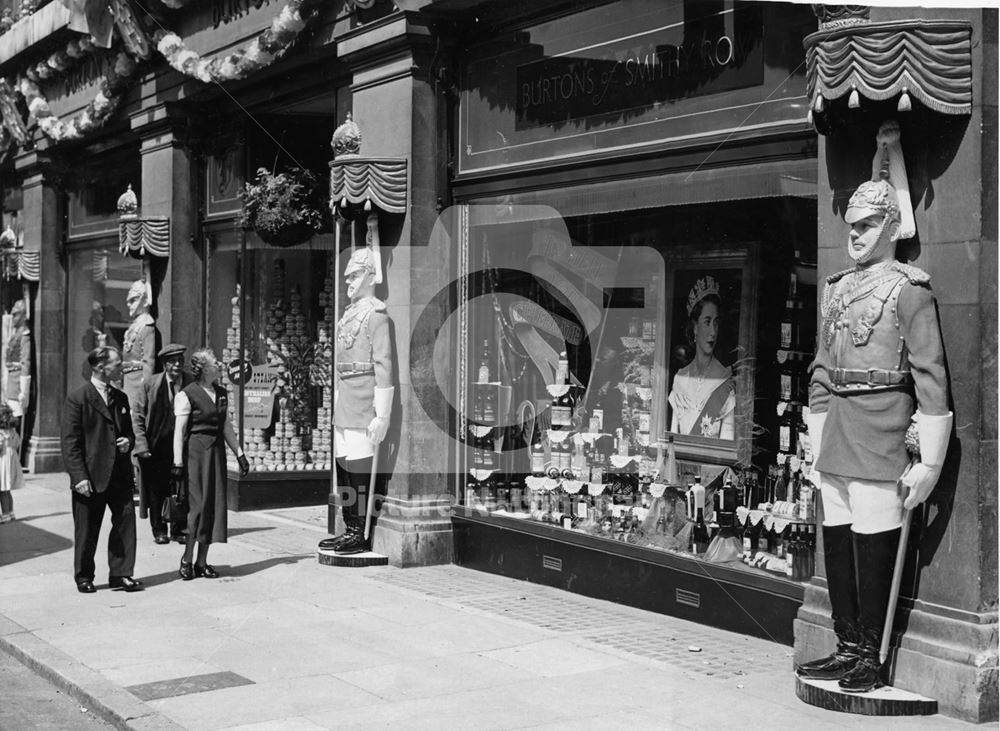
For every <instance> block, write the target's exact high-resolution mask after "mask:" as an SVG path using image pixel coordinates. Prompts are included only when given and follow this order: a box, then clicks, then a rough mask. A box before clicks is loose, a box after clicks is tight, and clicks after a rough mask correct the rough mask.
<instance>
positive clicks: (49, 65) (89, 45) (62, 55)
mask: <svg viewBox="0 0 1000 731" xmlns="http://www.w3.org/2000/svg"><path fill="white" fill-rule="evenodd" d="M93 52H94V42H93V41H92V40H91V39H90V36H81V37H80V38H78V39H75V40H72V41H70V42H69V43H67V44H66V48H65V50H62V51H56V52H55V53H53V54H51V55H50V56H49V57H48V58H47V59H45V60H44V61H40V62H38V63H36V64H35V65H34V66H29V67H28V68H26V69H25V70H24V75H25V76H27V77H28V78H29V79H30V80H31V81H36V82H37V81H45V80H47V79H51V78H53V77H55V76H57V75H60V74H64V73H66V72H67V71H69V70H70V69H71V68H73V66H75V65H76V64H77V63H79V62H80V61H82V60H83V59H84V58H86V57H87V56H89V55H90V54H91V53H93Z"/></svg>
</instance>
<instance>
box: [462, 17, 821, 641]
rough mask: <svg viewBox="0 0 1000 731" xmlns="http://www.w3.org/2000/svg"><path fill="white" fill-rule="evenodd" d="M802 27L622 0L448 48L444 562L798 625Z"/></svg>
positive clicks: (805, 525)
mask: <svg viewBox="0 0 1000 731" xmlns="http://www.w3.org/2000/svg"><path fill="white" fill-rule="evenodd" d="M654 21H655V22H654ZM814 24H815V19H814V17H813V16H812V13H811V12H810V11H809V10H808V9H807V8H801V7H795V6H792V5H787V6H785V5H772V4H752V5H751V4H740V3H724V4H721V5H720V4H717V3H715V4H711V3H696V2H691V3H684V4H683V5H677V6H673V7H672V8H671V9H669V10H664V8H663V7H662V6H661V5H660V4H657V3H644V2H620V3H611V4H604V5H601V6H599V7H595V8H592V9H589V10H585V11H583V12H580V13H576V14H573V15H568V16H563V17H558V18H555V19H547V20H545V21H544V22H537V21H536V22H531V21H528V22H526V23H525V24H523V25H521V26H519V27H516V28H505V29H501V30H499V31H498V32H497V33H496V35H494V36H491V37H490V38H488V39H483V40H482V41H481V42H479V43H475V44H472V45H471V46H470V47H469V49H468V57H467V58H466V59H465V60H464V64H465V68H466V75H465V77H464V79H463V84H462V96H461V101H460V109H459V119H458V131H457V146H458V160H459V173H458V175H457V177H456V180H455V187H454V194H455V197H456V200H457V201H458V202H459V203H460V205H461V206H463V207H464V210H465V213H464V215H462V216H461V217H460V220H461V222H462V224H461V225H460V226H459V235H458V241H459V247H460V253H459V255H458V258H459V261H460V262H461V266H462V274H463V276H464V277H467V278H468V281H469V282H470V285H469V287H468V288H464V289H463V291H464V292H465V293H466V294H465V296H464V299H462V300H461V301H460V304H461V307H460V309H459V311H458V312H459V314H458V315H457V316H458V317H459V319H460V327H461V328H462V330H463V332H467V333H468V335H467V337H465V338H463V339H462V347H461V354H460V361H461V362H463V363H464V369H463V373H462V374H460V376H459V379H458V381H459V383H460V384H461V393H460V395H459V397H458V404H459V407H458V409H457V411H458V414H459V419H458V429H457V432H458V434H460V435H461V436H460V437H459V438H460V440H461V441H462V442H463V444H464V449H463V450H461V455H460V458H461V460H462V464H461V465H460V467H459V469H458V470H457V471H458V472H459V473H460V474H461V475H462V477H461V478H459V484H458V485H457V486H456V490H457V493H458V495H457V498H458V502H459V503H460V507H458V508H456V510H455V517H454V523H455V536H456V537H455V542H456V549H455V553H456V562H458V563H460V564H463V565H467V566H472V567H476V568H482V569H485V570H489V571H494V572H498V573H503V574H506V575H511V576H517V577H520V578H527V579H530V580H533V581H539V582H543V583H547V584H551V585H554V586H559V587H562V588H566V589H569V590H572V591H578V592H581V593H585V594H589V595H593V596H599V597H602V598H606V599H611V600H614V601H619V602H624V603H628V604H633V605H636V606H641V607H643V608H647V609H653V610H655V611H660V612H664V613H668V614H672V615H675V616H680V617H684V618H687V619H692V620H694V621H699V622H703V623H707V624H712V625H715V626H720V627H725V628H727V629H731V630H734V631H738V632H743V633H747V634H753V635H758V636H762V637H768V638H771V639H775V640H777V641H780V642H783V643H786V644H791V642H792V620H793V619H794V616H795V613H796V611H797V609H798V607H799V605H800V604H801V602H802V598H803V592H804V586H805V584H806V582H808V581H809V579H810V577H811V576H812V574H813V571H814V567H815V541H816V511H815V506H816V494H815V491H814V489H813V488H812V486H811V485H810V484H809V483H808V482H807V481H806V480H805V479H804V475H805V474H806V473H807V472H808V469H809V466H810V460H811V451H810V445H809V438H808V433H807V432H806V429H805V426H804V423H805V422H804V419H803V411H804V409H805V408H806V401H807V398H806V395H805V394H806V384H807V375H806V367H807V365H808V363H809V361H810V360H811V359H812V351H813V348H814V340H815V320H816V309H815V307H816V306H815V303H816V253H817V241H816V226H815V221H816V202H815V170H816V159H815V158H816V148H815V144H814V137H813V135H812V133H811V129H810V128H809V126H808V124H807V123H806V122H805V119H804V118H803V116H802V114H803V110H804V109H805V106H804V104H805V96H804V95H805V77H804V70H803V69H802V67H801V51H800V50H799V49H798V48H797V47H796V45H795V44H789V42H788V39H789V37H796V38H801V37H802V36H803V35H804V34H805V33H807V32H808V31H809V30H810V29H811V28H813V27H814Z"/></svg>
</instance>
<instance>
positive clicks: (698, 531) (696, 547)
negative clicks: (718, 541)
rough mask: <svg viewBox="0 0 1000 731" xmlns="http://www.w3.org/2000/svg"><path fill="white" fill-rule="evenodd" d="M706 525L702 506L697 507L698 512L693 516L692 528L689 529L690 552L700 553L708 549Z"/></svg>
mask: <svg viewBox="0 0 1000 731" xmlns="http://www.w3.org/2000/svg"><path fill="white" fill-rule="evenodd" d="M708 542H709V535H708V526H707V525H705V511H704V509H703V508H698V513H697V515H696V517H695V521H694V528H693V529H692V531H691V552H692V553H696V554H702V553H704V552H705V551H707V550H708Z"/></svg>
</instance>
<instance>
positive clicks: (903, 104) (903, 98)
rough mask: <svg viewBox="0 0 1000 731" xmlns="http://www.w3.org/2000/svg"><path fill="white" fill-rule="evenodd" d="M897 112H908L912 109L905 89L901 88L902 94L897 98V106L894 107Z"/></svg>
mask: <svg viewBox="0 0 1000 731" xmlns="http://www.w3.org/2000/svg"><path fill="white" fill-rule="evenodd" d="M896 109H897V111H900V112H909V111H911V110H912V109H913V104H912V103H911V102H910V94H909V91H908V90H907V88H906V87H905V86H904V87H903V93H902V94H901V95H900V97H899V104H897V105H896Z"/></svg>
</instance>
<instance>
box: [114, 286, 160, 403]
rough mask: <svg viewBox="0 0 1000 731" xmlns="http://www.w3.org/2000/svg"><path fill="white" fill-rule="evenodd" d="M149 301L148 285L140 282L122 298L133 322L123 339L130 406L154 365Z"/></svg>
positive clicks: (154, 337)
mask: <svg viewBox="0 0 1000 731" xmlns="http://www.w3.org/2000/svg"><path fill="white" fill-rule="evenodd" d="M151 300H152V293H151V292H150V289H149V285H148V284H147V283H146V282H144V281H142V280H141V279H140V280H137V281H135V282H133V283H132V286H131V287H129V290H128V295H126V297H125V304H126V305H127V306H128V315H129V317H131V318H132V322H131V324H129V326H128V329H127V330H125V335H124V336H123V337H122V378H123V380H124V386H123V388H122V390H124V391H125V393H126V395H127V396H128V399H129V403H130V404H134V403H135V400H136V398H138V395H139V390H140V389H141V388H142V382H143V380H145V379H147V378H149V377H150V376H152V375H153V368H154V366H155V365H156V324H155V320H153V317H152V316H151V315H150V314H149V307H150V305H151V304H152V301H151ZM133 408H135V407H134V406H133Z"/></svg>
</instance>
